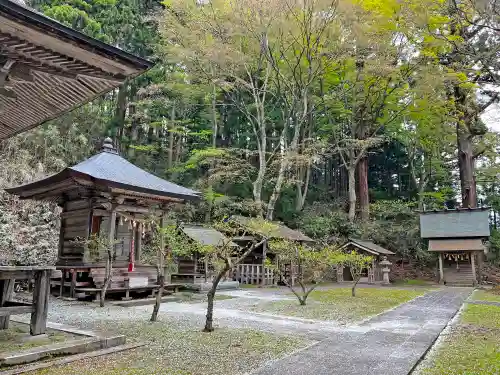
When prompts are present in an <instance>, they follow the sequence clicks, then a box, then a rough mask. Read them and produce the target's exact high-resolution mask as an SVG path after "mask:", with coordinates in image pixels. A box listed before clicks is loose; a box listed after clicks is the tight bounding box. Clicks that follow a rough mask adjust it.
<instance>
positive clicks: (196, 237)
mask: <svg viewBox="0 0 500 375" xmlns="http://www.w3.org/2000/svg"><path fill="white" fill-rule="evenodd" d="M179 230H180V231H181V232H182V233H183V234H184V235H185V236H187V237H188V238H189V239H190V240H192V241H196V242H198V243H200V244H201V245H208V246H226V245H229V246H232V247H234V248H236V247H237V246H238V245H236V244H235V243H234V242H232V241H230V240H229V239H228V238H226V237H225V236H224V235H223V234H222V233H221V232H219V231H218V230H215V229H214V228H210V227H207V226H204V225H195V224H189V225H186V224H181V225H180V227H179ZM212 271H213V270H212V269H210V265H209V263H208V262H207V260H206V258H204V257H203V254H198V253H193V254H191V255H189V256H182V257H178V258H177V271H176V272H174V273H173V274H172V282H175V283H195V284H196V283H202V282H204V283H206V282H208V281H211V279H212V273H213V272H212Z"/></svg>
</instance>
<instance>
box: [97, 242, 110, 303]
mask: <svg viewBox="0 0 500 375" xmlns="http://www.w3.org/2000/svg"><path fill="white" fill-rule="evenodd" d="M112 261H113V254H112V252H111V251H110V250H108V251H107V259H106V268H105V270H104V283H103V284H102V288H101V298H100V301H99V306H100V307H104V303H105V301H106V293H107V291H108V288H109V285H110V284H111V272H113V263H112Z"/></svg>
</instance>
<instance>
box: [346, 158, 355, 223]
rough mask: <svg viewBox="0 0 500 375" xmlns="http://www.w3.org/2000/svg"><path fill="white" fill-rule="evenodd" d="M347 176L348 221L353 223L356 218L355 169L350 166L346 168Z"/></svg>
mask: <svg viewBox="0 0 500 375" xmlns="http://www.w3.org/2000/svg"><path fill="white" fill-rule="evenodd" d="M347 176H348V180H349V185H348V189H349V216H348V217H349V221H351V222H352V221H354V219H355V217H356V167H355V166H353V165H350V166H349V167H348V168H347Z"/></svg>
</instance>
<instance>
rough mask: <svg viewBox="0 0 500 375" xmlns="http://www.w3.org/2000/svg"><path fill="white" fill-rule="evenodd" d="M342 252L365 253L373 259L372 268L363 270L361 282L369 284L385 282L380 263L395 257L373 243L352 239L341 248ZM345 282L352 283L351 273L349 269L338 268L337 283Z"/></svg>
mask: <svg viewBox="0 0 500 375" xmlns="http://www.w3.org/2000/svg"><path fill="white" fill-rule="evenodd" d="M340 250H342V251H346V252H349V251H352V250H355V251H357V252H358V253H363V254H365V255H370V256H371V257H373V261H372V265H371V267H368V268H366V269H364V270H363V275H362V277H361V279H360V282H362V283H369V284H374V283H377V282H382V281H383V272H382V269H383V267H382V266H381V264H380V263H381V262H382V261H384V260H386V259H387V257H390V256H392V255H395V254H394V253H393V252H392V251H390V250H387V249H385V248H383V247H382V246H379V245H377V244H375V243H373V242H372V241H368V240H359V239H352V238H350V239H349V241H348V242H347V243H346V244H344V245H343V246H342V247H341V248H340ZM343 281H352V275H351V272H350V270H349V268H348V267H337V282H343Z"/></svg>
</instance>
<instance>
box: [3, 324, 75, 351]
mask: <svg viewBox="0 0 500 375" xmlns="http://www.w3.org/2000/svg"><path fill="white" fill-rule="evenodd" d="M29 332H30V327H29V325H28V324H22V323H16V322H11V323H10V327H9V329H6V330H0V352H2V353H4V352H9V353H10V352H17V351H22V350H26V349H31V348H35V347H37V346H42V345H48V344H53V343H56V342H61V341H64V340H67V339H70V338H73V337H74V336H73V335H71V334H66V333H64V332H57V331H50V330H49V331H48V332H47V336H43V337H40V338H34V337H30V333H29ZM27 339H28V340H27Z"/></svg>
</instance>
